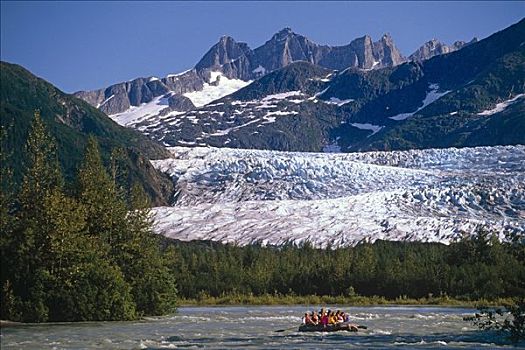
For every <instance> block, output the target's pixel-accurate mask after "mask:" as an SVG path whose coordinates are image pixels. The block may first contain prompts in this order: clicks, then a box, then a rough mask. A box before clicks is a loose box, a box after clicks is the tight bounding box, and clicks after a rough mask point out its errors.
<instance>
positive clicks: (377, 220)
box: [154, 146, 525, 246]
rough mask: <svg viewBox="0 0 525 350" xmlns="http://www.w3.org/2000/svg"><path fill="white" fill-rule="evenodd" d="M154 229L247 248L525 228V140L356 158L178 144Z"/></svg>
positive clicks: (167, 164)
mask: <svg viewBox="0 0 525 350" xmlns="http://www.w3.org/2000/svg"><path fill="white" fill-rule="evenodd" d="M171 151H172V153H173V158H171V159H166V160H159V161H154V165H155V167H157V168H159V169H161V170H162V171H164V172H166V173H168V174H169V175H170V176H172V178H173V179H174V181H175V184H176V186H177V190H178V192H177V195H176V201H175V204H174V206H173V207H161V208H155V209H154V213H155V218H156V221H157V222H156V230H157V232H159V233H161V234H164V235H166V236H169V237H172V238H177V239H182V240H192V239H210V240H218V241H222V242H235V243H238V244H248V243H252V242H263V243H265V244H281V243H284V242H288V241H293V242H297V243H299V242H304V241H310V242H312V243H313V244H314V245H316V246H327V245H332V246H340V245H352V244H355V243H357V242H359V241H362V240H370V241H373V240H376V239H389V240H407V239H408V240H423V241H439V242H445V243H446V242H449V241H450V240H451V239H454V238H456V237H458V236H460V235H462V231H463V230H465V231H471V230H472V228H473V227H475V226H476V225H478V224H483V225H486V226H488V227H489V228H492V229H495V230H498V231H499V232H500V233H503V232H504V230H507V229H515V230H519V231H525V185H524V184H525V146H507V147H480V148H470V149H440V150H438V149H433V150H424V151H407V152H370V153H355V154H320V153H290V152H275V151H256V150H239V149H225V148H222V149H216V148H183V147H175V148H172V149H171Z"/></svg>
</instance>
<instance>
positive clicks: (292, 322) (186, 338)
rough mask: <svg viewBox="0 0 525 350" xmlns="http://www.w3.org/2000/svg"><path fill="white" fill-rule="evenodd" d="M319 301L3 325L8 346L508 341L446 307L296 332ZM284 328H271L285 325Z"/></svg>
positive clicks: (365, 345) (476, 345)
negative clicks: (353, 327) (356, 327)
mask: <svg viewBox="0 0 525 350" xmlns="http://www.w3.org/2000/svg"><path fill="white" fill-rule="evenodd" d="M314 308H315V309H319V308H320V306H319V305H316V306H311V307H306V306H253V307H244V306H238V307H185V308H180V309H179V311H178V313H177V314H176V315H173V316H166V317H158V318H148V319H147V320H143V321H138V322H87V323H64V324H45V325H27V326H18V327H12V328H4V329H2V335H1V345H2V349H3V350H7V349H173V348H182V349H199V348H206V349H340V348H345V349H346V348H348V349H384V348H390V347H393V348H396V349H429V348H440V349H443V348H446V349H480V348H484V349H500V348H513V347H512V346H511V345H510V344H509V343H508V341H506V340H504V339H503V338H502V337H501V336H499V335H498V334H497V333H494V332H481V331H478V330H477V329H476V328H475V327H473V326H472V325H471V324H470V323H469V322H465V321H463V317H464V316H468V315H472V314H473V313H474V312H475V310H473V309H465V308H445V307H420V306H414V307H397V306H385V307H337V306H332V309H336V308H337V309H342V310H345V311H349V312H350V313H351V315H352V319H353V321H355V322H356V323H359V324H362V325H366V326H367V327H368V329H366V330H364V331H361V332H359V333H350V332H337V333H326V334H323V333H317V332H314V333H300V332H297V330H296V327H295V326H298V325H299V323H300V320H301V318H300V317H301V315H302V314H304V312H305V311H307V310H313V309H314ZM290 327H293V329H291V330H287V331H284V332H276V330H280V329H287V328H290Z"/></svg>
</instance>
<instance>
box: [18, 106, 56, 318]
mask: <svg viewBox="0 0 525 350" xmlns="http://www.w3.org/2000/svg"><path fill="white" fill-rule="evenodd" d="M26 159H27V161H26V162H27V167H26V169H27V170H26V172H25V175H24V178H23V181H22V187H21V190H20V194H19V210H18V212H17V227H16V228H15V232H13V240H12V241H11V245H12V249H13V261H11V262H10V263H11V264H13V269H14V271H13V274H12V278H13V288H14V294H15V295H17V296H19V297H20V307H19V308H20V313H21V318H22V320H32V321H46V320H47V318H48V313H49V309H48V306H47V305H46V290H47V288H48V284H49V282H50V278H49V271H48V270H47V267H48V266H49V265H50V263H51V262H50V256H49V254H48V253H49V244H50V233H51V228H50V225H49V222H48V220H47V215H46V213H45V211H46V201H47V199H48V197H49V196H51V195H52V194H54V193H56V192H57V191H61V188H62V184H63V180H62V176H61V172H60V167H59V163H58V158H57V154H56V144H55V142H54V140H53V139H52V137H51V136H49V134H48V133H47V131H46V129H45V126H44V123H43V121H42V119H41V117H40V113H39V112H38V111H36V112H35V116H34V119H33V123H32V125H31V129H30V133H29V136H28V139H27V144H26Z"/></svg>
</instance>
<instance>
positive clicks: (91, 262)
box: [0, 112, 176, 322]
mask: <svg viewBox="0 0 525 350" xmlns="http://www.w3.org/2000/svg"><path fill="white" fill-rule="evenodd" d="M2 133H3V134H4V135H3V136H4V137H3V139H5V134H6V131H5V130H2ZM56 148H57V146H56V142H55V140H54V139H53V138H52V137H51V136H49V133H48V132H47V130H46V128H45V125H44V123H43V121H42V119H41V118H40V116H39V113H38V112H37V113H35V118H34V120H33V123H32V126H31V130H30V133H29V136H28V138H27V143H26V152H25V155H24V156H25V160H26V161H25V163H26V165H25V174H24V177H23V181H22V184H21V185H20V188H19V189H17V190H15V189H14V188H13V187H14V185H13V182H12V176H11V175H12V174H11V173H10V169H8V168H7V167H5V166H4V165H2V174H1V180H2V184H1V185H2V191H1V193H0V204H1V209H0V210H1V211H0V219H1V224H2V232H1V236H0V253H1V305H0V312H1V318H2V319H9V320H12V321H26V322H28V321H30V322H45V321H86V320H129V319H135V318H138V317H140V316H142V315H158V314H165V313H167V312H171V311H173V310H174V308H175V302H176V287H175V280H174V274H173V273H172V272H171V271H170V269H169V267H168V264H167V260H166V259H165V258H164V255H163V254H162V251H161V249H160V245H159V241H158V237H157V236H156V235H154V234H153V233H152V232H151V219H150V214H149V211H148V208H149V204H148V200H147V196H146V195H145V194H144V192H143V190H142V187H140V186H139V185H138V184H132V185H130V186H127V187H123V186H122V185H120V184H119V181H118V177H119V176H118V166H117V164H118V162H117V155H118V152H114V155H115V157H114V158H112V162H111V165H110V166H109V168H106V166H105V165H104V163H103V161H102V159H101V156H100V152H99V147H98V144H97V141H96V139H95V138H94V137H90V139H89V141H88V145H87V147H86V150H85V154H84V158H83V161H82V163H81V164H80V166H79V168H78V172H77V176H76V179H75V181H74V183H72V184H69V186H66V184H65V182H64V179H63V176H62V172H61V168H60V165H59V162H58V158H57V154H56ZM1 152H2V154H1V158H2V159H1V161H2V163H3V164H5V163H6V159H7V158H8V157H13V156H16V157H21V156H22V155H21V154H16V155H13V154H7V150H6V148H5V147H2V149H1Z"/></svg>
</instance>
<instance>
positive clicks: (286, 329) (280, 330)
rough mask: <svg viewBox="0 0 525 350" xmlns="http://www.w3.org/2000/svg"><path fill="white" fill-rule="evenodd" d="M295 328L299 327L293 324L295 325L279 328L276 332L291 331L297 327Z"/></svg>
mask: <svg viewBox="0 0 525 350" xmlns="http://www.w3.org/2000/svg"><path fill="white" fill-rule="evenodd" d="M295 328H297V326H293V327H290V328H285V329H278V330H276V331H275V332H276V333H281V332H286V331H291V330H292V329H295Z"/></svg>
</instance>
